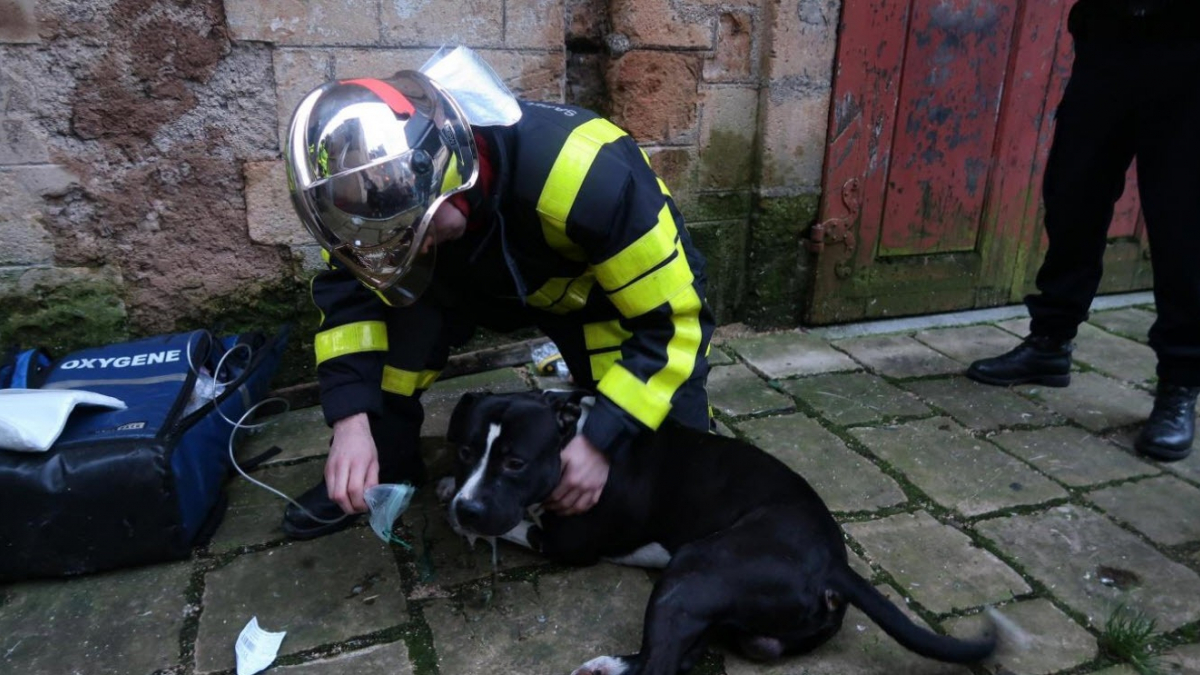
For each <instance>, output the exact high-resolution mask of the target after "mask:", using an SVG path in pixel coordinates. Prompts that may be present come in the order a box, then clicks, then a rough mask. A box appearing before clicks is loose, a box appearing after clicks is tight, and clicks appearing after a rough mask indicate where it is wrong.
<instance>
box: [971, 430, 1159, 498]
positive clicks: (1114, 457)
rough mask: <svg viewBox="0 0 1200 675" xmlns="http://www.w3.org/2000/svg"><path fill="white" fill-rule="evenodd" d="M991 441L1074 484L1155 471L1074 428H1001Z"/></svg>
mask: <svg viewBox="0 0 1200 675" xmlns="http://www.w3.org/2000/svg"><path fill="white" fill-rule="evenodd" d="M990 440H991V441H992V442H993V443H995V444H996V445H999V446H1000V447H1002V448H1004V449H1005V450H1007V451H1009V452H1011V453H1012V454H1014V455H1016V456H1018V457H1020V458H1021V459H1024V460H1025V461H1026V462H1029V463H1030V464H1032V465H1034V466H1036V467H1037V468H1038V470H1039V471H1041V472H1043V473H1045V474H1047V475H1048V476H1050V477H1052V478H1054V479H1055V480H1058V481H1061V482H1063V483H1065V484H1067V485H1070V486H1073V487H1080V486H1085V485H1095V484H1098V483H1107V482H1110V481H1114V480H1122V479H1126V478H1133V477H1134V476H1145V475H1149V474H1155V473H1158V469H1156V468H1155V467H1153V466H1151V465H1150V464H1147V463H1146V462H1143V461H1142V460H1140V459H1138V458H1136V457H1134V456H1133V455H1131V454H1129V453H1128V452H1122V451H1121V450H1120V448H1118V447H1117V446H1116V445H1114V444H1113V443H1110V442H1108V441H1106V440H1105V439H1103V438H1101V437H1099V436H1095V435H1093V434H1091V433H1089V432H1087V431H1084V430H1083V429H1079V428H1076V427H1050V428H1047V429H1036V430H1025V431H1003V432H1001V433H998V434H996V435H994V436H991V437H990Z"/></svg>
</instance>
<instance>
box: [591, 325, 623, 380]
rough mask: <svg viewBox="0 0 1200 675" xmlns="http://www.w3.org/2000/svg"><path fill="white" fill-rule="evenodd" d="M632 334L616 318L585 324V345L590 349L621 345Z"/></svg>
mask: <svg viewBox="0 0 1200 675" xmlns="http://www.w3.org/2000/svg"><path fill="white" fill-rule="evenodd" d="M632 336H633V333H630V332H629V331H627V330H625V328H623V327H622V326H621V322H620V321H618V320H616V319H614V320H612V321H598V322H596V323H585V324H583V346H584V348H585V349H587V350H588V351H596V350H598V349H612V348H613V347H619V346H621V343H623V342H625V340H628V339H629V338H630V337H632ZM596 379H600V378H596Z"/></svg>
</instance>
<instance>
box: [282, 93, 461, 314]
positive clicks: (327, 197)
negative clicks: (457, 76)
mask: <svg viewBox="0 0 1200 675" xmlns="http://www.w3.org/2000/svg"><path fill="white" fill-rule="evenodd" d="M286 160H287V161H286V163H287V171H288V186H289V187H290V189H291V193H292V203H293V204H294V205H295V207H296V212H297V213H298V214H299V215H300V220H301V221H302V222H303V223H304V226H305V227H306V228H308V231H309V232H311V233H312V235H313V237H315V238H316V240H317V243H319V244H320V245H321V246H322V247H323V248H324V249H325V250H326V251H328V252H329V255H330V256H331V258H332V262H333V264H335V265H342V266H345V267H346V268H348V269H349V270H350V271H351V272H353V273H354V275H355V276H357V277H358V278H359V279H360V280H362V281H363V282H364V283H365V284H367V285H368V286H369V287H371V288H372V289H374V290H376V291H378V292H379V293H380V294H381V295H382V296H383V298H384V299H385V300H386V301H388V303H389V304H392V305H396V306H404V305H408V304H411V303H412V302H414V301H415V300H416V298H417V297H418V296H419V295H420V294H421V292H422V291H424V290H425V287H426V286H427V285H428V283H429V279H430V276H431V275H432V272H433V261H434V248H435V247H433V246H423V243H424V241H425V239H426V236H427V234H428V229H429V227H430V221H431V219H432V217H433V213H434V212H435V211H436V210H437V208H438V207H439V206H441V204H442V202H443V201H445V200H446V198H448V197H449V196H450V195H453V194H455V193H458V192H461V191H463V190H466V189H468V188H470V187H471V186H472V185H474V183H475V180H476V178H477V177H478V175H479V168H478V166H479V163H478V155H477V150H476V148H475V140H474V138H473V136H472V134H471V128H470V125H469V124H468V123H467V120H466V117H465V116H464V115H463V112H462V109H461V108H459V106H458V104H457V103H456V102H455V101H454V99H453V98H452V97H451V96H450V94H449V93H447V92H446V90H445V89H443V88H442V87H440V86H439V85H438V84H437V83H435V82H434V81H433V80H431V79H429V78H428V77H426V76H425V75H423V74H422V73H420V72H417V71H413V70H402V71H400V72H398V73H396V74H395V75H393V76H391V77H390V78H387V79H378V80H376V79H354V80H338V81H334V82H328V83H326V84H323V85H321V86H320V87H318V88H317V89H315V90H313V91H312V93H310V94H308V96H306V97H304V100H302V101H301V102H300V105H298V106H297V107H296V112H295V113H294V114H293V115H292V123H291V127H290V129H289V131H288V139H287V150H286Z"/></svg>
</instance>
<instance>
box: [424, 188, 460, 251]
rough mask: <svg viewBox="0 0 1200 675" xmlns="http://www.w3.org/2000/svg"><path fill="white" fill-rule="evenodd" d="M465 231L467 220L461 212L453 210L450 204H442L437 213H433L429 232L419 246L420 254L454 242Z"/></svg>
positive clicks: (446, 202)
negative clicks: (439, 245)
mask: <svg viewBox="0 0 1200 675" xmlns="http://www.w3.org/2000/svg"><path fill="white" fill-rule="evenodd" d="M466 231H467V218H466V216H464V215H463V214H462V212H461V211H459V210H458V209H456V208H454V206H453V205H451V204H450V202H448V201H445V202H442V205H441V206H439V207H438V210H437V211H434V212H433V220H431V221H430V223H429V232H428V233H427V234H426V235H425V241H424V242H423V243H422V244H421V252H422V253H428V252H429V249H430V248H432V247H434V246H436V245H438V244H445V243H446V242H450V241H454V240H455V239H458V238H459V237H461V236H463V233H464V232H466Z"/></svg>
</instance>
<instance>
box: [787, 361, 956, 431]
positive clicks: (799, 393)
mask: <svg viewBox="0 0 1200 675" xmlns="http://www.w3.org/2000/svg"><path fill="white" fill-rule="evenodd" d="M779 386H780V388H782V389H784V390H785V391H787V392H788V393H789V394H791V395H792V396H795V397H796V398H798V399H800V400H801V401H803V402H804V403H806V404H808V405H810V406H812V407H813V408H814V409H815V410H816V411H817V412H818V413H819V414H820V415H821V416H822V417H824V418H825V419H827V420H829V421H830V422H833V423H834V424H838V425H840V426H854V425H859V424H867V423H871V422H881V421H883V420H888V419H894V418H897V417H917V416H920V415H932V414H933V411H932V410H930V409H929V406H927V405H925V404H924V403H922V402H921V401H920V400H918V399H917V397H915V396H913V395H912V394H910V393H908V392H906V391H904V390H903V389H899V388H897V387H893V386H892V385H890V384H888V382H887V380H884V379H883V378H882V377H879V376H878V375H871V374H870V373H841V374H836V375H815V376H813V377H804V378H800V379H798V380H785V381H783V382H780V383H779Z"/></svg>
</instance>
